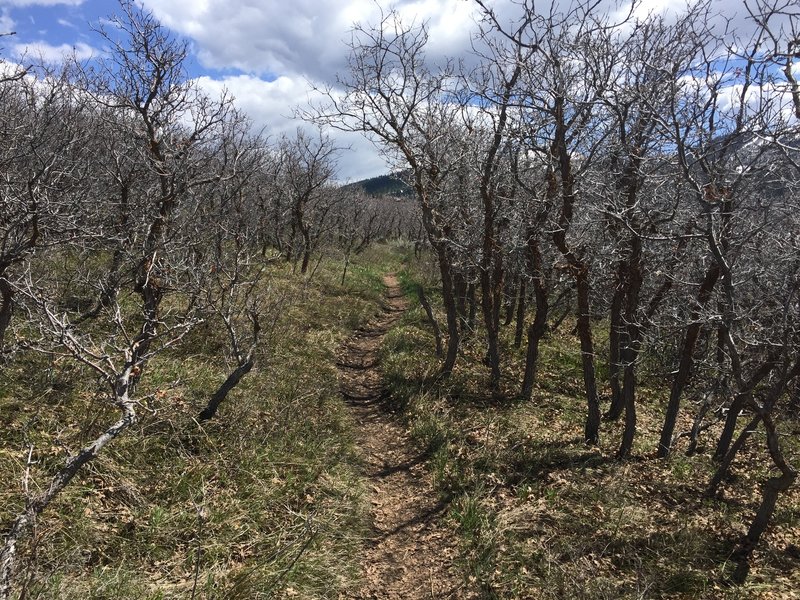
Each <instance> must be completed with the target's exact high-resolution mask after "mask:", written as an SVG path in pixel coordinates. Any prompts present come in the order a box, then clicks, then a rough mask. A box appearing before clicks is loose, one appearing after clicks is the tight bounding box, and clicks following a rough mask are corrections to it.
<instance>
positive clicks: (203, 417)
mask: <svg viewBox="0 0 800 600" xmlns="http://www.w3.org/2000/svg"><path fill="white" fill-rule="evenodd" d="M254 364H255V360H254V359H253V357H252V356H249V357H248V358H247V360H246V361H245V362H243V363H242V364H240V365H239V366H238V367H236V368H235V369H234V370H233V371H232V372H231V374H230V375H228V378H227V379H226V380H225V381H224V382H223V383H222V385H221V386H219V388H218V389H217V391H216V392H214V394H213V395H212V396H211V398H210V399H209V401H208V405H207V406H206V407H205V408H204V409H203V410H202V411H201V412H200V414H199V415H198V417H197V419H198V421H208V420H209V419H212V418H213V417H214V415H216V414H217V409H218V408H219V406H220V404H222V403H223V402H224V401H225V398H227V397H228V393H229V392H230V391H231V390H232V389H233V388H235V387H236V386H237V385H238V384H239V382H240V381H241V380H242V377H244V376H245V375H247V374H248V373H249V372H250V371H251V369H252V368H253V365H254Z"/></svg>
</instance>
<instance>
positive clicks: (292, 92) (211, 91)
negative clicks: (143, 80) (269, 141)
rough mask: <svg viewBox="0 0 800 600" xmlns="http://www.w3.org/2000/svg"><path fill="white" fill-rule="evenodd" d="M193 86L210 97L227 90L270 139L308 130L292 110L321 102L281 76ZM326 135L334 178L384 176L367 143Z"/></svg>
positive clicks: (203, 80)
mask: <svg viewBox="0 0 800 600" xmlns="http://www.w3.org/2000/svg"><path fill="white" fill-rule="evenodd" d="M197 83H198V85H199V86H200V87H201V88H202V89H203V90H204V91H205V92H206V94H208V95H209V96H212V97H217V96H219V95H220V94H221V93H222V92H223V90H227V92H228V93H229V94H230V95H231V96H233V97H234V99H235V101H236V106H237V107H239V108H240V109H242V110H243V111H244V112H245V113H246V114H247V116H248V117H249V118H250V119H251V120H252V121H253V125H254V128H255V129H258V130H260V129H262V128H263V130H264V133H265V135H267V136H270V137H273V138H275V137H277V136H280V135H282V134H286V135H289V136H292V135H294V133H295V131H296V130H297V128H298V127H300V128H306V129H311V128H312V126H311V125H309V124H306V123H303V122H302V121H299V120H297V119H294V118H293V112H294V108H295V107H297V106H300V107H304V106H307V105H308V103H309V102H310V101H315V100H319V99H320V98H321V96H320V94H319V93H318V92H314V91H313V90H312V87H313V86H310V85H309V83H308V82H307V80H305V79H304V78H303V77H301V76H295V77H289V76H281V77H278V78H277V79H275V80H273V81H266V80H264V79H260V78H258V77H256V76H253V75H236V76H230V77H224V78H221V79H213V78H211V77H199V78H198V79H197ZM329 134H330V135H331V137H333V138H334V142H335V144H336V146H337V147H339V148H342V160H341V161H340V165H339V176H338V178H339V179H340V180H341V181H348V180H351V181H354V180H358V179H364V178H366V177H372V176H374V175H376V174H380V173H384V172H386V170H387V167H386V164H385V162H384V161H383V159H382V158H381V157H380V156H378V155H377V153H376V152H375V149H374V147H373V146H372V144H371V143H370V142H369V141H368V140H365V139H364V138H363V137H362V136H360V135H356V134H346V133H341V132H329Z"/></svg>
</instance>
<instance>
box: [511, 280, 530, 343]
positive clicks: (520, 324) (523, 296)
mask: <svg viewBox="0 0 800 600" xmlns="http://www.w3.org/2000/svg"><path fill="white" fill-rule="evenodd" d="M527 303H528V291H527V289H526V286H525V279H522V280H521V281H520V284H519V301H518V302H517V319H516V325H515V326H514V348H519V347H520V346H521V345H522V334H523V333H524V332H525V311H526V309H527Z"/></svg>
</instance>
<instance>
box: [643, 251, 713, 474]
mask: <svg viewBox="0 0 800 600" xmlns="http://www.w3.org/2000/svg"><path fill="white" fill-rule="evenodd" d="M719 275H720V269H719V265H718V264H716V263H714V264H713V265H711V267H709V269H708V271H706V275H705V277H704V278H703V282H702V283H701V284H700V291H699V292H698V293H697V302H696V303H695V305H694V307H692V311H691V313H690V315H689V318H690V321H691V322H690V324H689V326H688V327H687V328H686V335H685V336H684V339H683V349H682V351H681V358H680V364H679V366H678V372H677V374H676V375H675V379H674V380H673V381H672V389H671V391H670V395H669V403H668V404H667V412H666V415H665V416H664V425H663V427H662V428H661V439H660V441H659V443H658V457H659V458H666V457H667V456H669V453H670V450H671V449H672V434H673V432H674V431H675V423H676V422H677V420H678V409H679V408H680V401H681V395H682V394H683V390H684V388H685V387H686V384H687V383H688V381H689V376H690V375H691V370H692V365H693V363H694V360H693V358H692V354H693V353H694V347H695V344H696V343H697V338H698V336H699V335H700V328H701V323H700V321H699V319H700V314H701V312H702V310H703V308H705V306H706V304H707V303H708V301H709V299H710V298H711V292H712V291H713V290H714V285H715V284H716V283H717V280H718V279H719Z"/></svg>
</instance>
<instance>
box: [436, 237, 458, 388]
mask: <svg viewBox="0 0 800 600" xmlns="http://www.w3.org/2000/svg"><path fill="white" fill-rule="evenodd" d="M436 254H437V256H438V259H439V275H440V277H441V281H442V303H443V304H444V311H445V315H446V318H447V353H446V354H445V358H444V364H442V371H441V373H442V375H443V376H445V377H447V376H449V375H450V374H451V373H452V372H453V367H454V366H455V364H456V358H457V357H458V345H459V341H460V336H459V331H458V309H457V307H456V299H455V295H454V293H453V292H454V290H453V274H452V267H451V266H450V265H451V263H450V257H449V255H448V252H447V249H446V247H445V246H444V245H443V244H442V243H437V244H436Z"/></svg>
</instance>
